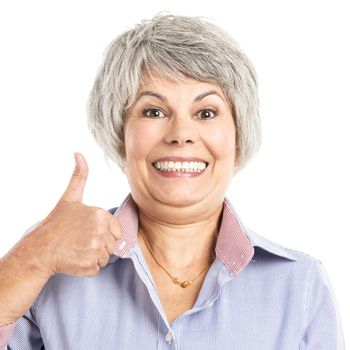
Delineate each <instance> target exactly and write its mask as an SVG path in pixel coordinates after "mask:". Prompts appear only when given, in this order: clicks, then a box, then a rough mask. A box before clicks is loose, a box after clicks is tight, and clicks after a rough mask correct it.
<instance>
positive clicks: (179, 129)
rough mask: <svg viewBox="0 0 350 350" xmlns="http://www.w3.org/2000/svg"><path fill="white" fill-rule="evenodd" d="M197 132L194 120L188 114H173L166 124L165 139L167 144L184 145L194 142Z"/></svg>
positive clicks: (197, 137) (196, 138) (197, 138)
mask: <svg viewBox="0 0 350 350" xmlns="http://www.w3.org/2000/svg"><path fill="white" fill-rule="evenodd" d="M198 140H199V133H198V130H197V127H196V125H195V121H193V120H192V119H191V117H189V116H185V117H178V116H173V117H172V120H171V121H170V122H169V124H168V130H167V132H166V134H165V141H166V142H167V143H169V144H177V145H186V144H192V143H196V142H197V141H198Z"/></svg>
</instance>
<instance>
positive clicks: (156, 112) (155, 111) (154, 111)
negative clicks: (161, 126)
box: [142, 108, 163, 119]
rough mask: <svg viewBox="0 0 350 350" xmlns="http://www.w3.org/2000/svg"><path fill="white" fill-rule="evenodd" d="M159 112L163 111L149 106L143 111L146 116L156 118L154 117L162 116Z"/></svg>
mask: <svg viewBox="0 0 350 350" xmlns="http://www.w3.org/2000/svg"><path fill="white" fill-rule="evenodd" d="M148 112H151V113H150V114H149V113H148ZM159 113H163V112H162V111H161V110H160V109H157V108H148V109H144V110H143V111H142V115H145V116H146V117H149V118H154V119H157V118H161V117H160V116H159Z"/></svg>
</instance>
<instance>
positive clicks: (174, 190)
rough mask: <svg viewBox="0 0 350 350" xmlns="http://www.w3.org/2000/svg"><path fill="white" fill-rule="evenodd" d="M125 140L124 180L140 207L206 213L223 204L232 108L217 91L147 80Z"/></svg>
mask: <svg viewBox="0 0 350 350" xmlns="http://www.w3.org/2000/svg"><path fill="white" fill-rule="evenodd" d="M124 135H125V152H126V163H125V174H126V175H127V178H128V181H129V184H130V187H131V192H132V195H133V198H134V199H135V201H136V203H137V204H138V205H139V206H141V207H143V208H155V210H157V209H156V208H162V207H166V208H167V210H170V211H171V210H172V208H175V209H180V208H182V209H184V208H202V209H204V208H207V210H210V209H209V208H212V207H213V205H214V206H218V205H220V203H222V201H223V199H224V196H225V193H226V190H227V188H228V186H229V184H230V181H231V179H232V176H233V172H234V165H235V160H236V158H235V155H236V142H235V125H234V121H233V117H232V112H231V107H230V105H229V103H228V101H227V99H226V98H225V96H224V93H223V91H222V90H221V88H220V87H219V86H218V85H215V84H209V83H204V82H200V81H197V80H193V79H186V80H185V81H184V82H177V81H176V82H175V81H170V80H165V79H163V78H161V77H159V76H156V78H154V77H153V79H151V78H149V77H148V78H146V79H145V83H144V84H143V86H142V87H141V88H140V89H139V91H138V94H137V98H136V101H135V103H134V105H133V106H132V107H131V109H130V110H129V111H128V114H127V121H126V125H125V129H124ZM172 157H178V158H172ZM190 158H196V159H195V160H198V162H195V163H192V164H191V159H190ZM181 161H182V162H181ZM185 161H186V162H185ZM192 161H193V159H192ZM205 166H206V167H205ZM180 167H181V168H182V169H180ZM204 167H205V168H204ZM159 168H160V169H159ZM165 168H166V169H165ZM203 168H204V170H203ZM157 206H158V207H157ZM192 213H195V211H193V212H192Z"/></svg>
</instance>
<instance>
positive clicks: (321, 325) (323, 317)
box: [300, 260, 345, 350]
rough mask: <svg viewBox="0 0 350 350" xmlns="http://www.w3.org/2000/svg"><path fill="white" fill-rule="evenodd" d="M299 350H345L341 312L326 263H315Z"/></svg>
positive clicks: (309, 284)
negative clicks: (325, 266) (324, 264)
mask: <svg viewBox="0 0 350 350" xmlns="http://www.w3.org/2000/svg"><path fill="white" fill-rule="evenodd" d="M304 320H305V324H304V329H303V334H302V341H301V346H300V350H329V349H332V350H345V343H344V335H343V330H342V325H341V321H340V316H339V309H338V305H337V302H336V298H335V295H334V291H333V288H332V285H331V282H330V278H329V275H328V273H327V271H326V270H325V268H324V266H323V264H322V263H321V262H320V261H318V260H315V261H314V262H313V264H312V267H311V270H310V275H309V281H308V287H307V295H306V305H305V318H304Z"/></svg>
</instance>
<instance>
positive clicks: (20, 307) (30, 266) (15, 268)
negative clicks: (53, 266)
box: [0, 231, 50, 349]
mask: <svg viewBox="0 0 350 350" xmlns="http://www.w3.org/2000/svg"><path fill="white" fill-rule="evenodd" d="M34 235H35V231H32V232H30V233H29V234H28V235H27V236H26V237H24V238H22V239H21V240H20V241H19V242H18V243H17V244H16V245H15V246H14V247H13V248H12V249H11V250H10V251H9V252H8V253H7V254H6V255H5V256H4V257H2V258H1V259H0V281H1V283H0V349H3V347H4V346H5V345H6V344H7V342H8V340H9V338H10V337H11V334H12V332H13V330H14V328H15V326H16V324H17V322H16V321H17V320H19V319H20V318H21V317H22V315H24V314H25V313H26V312H28V313H29V308H30V307H31V305H32V304H33V303H34V301H35V299H36V298H37V296H38V295H39V293H40V291H41V290H42V288H43V287H44V285H45V283H46V282H47V280H48V279H49V277H50V276H49V275H48V274H45V273H44V271H42V270H41V269H40V266H38V265H37V264H36V262H35V260H33V259H31V258H30V256H29V255H28V253H29V252H28V251H27V250H26V246H28V243H29V240H31V239H33V238H35V237H34ZM28 316H29V315H28ZM27 320H28V322H29V323H30V321H29V318H27ZM29 323H28V324H29Z"/></svg>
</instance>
